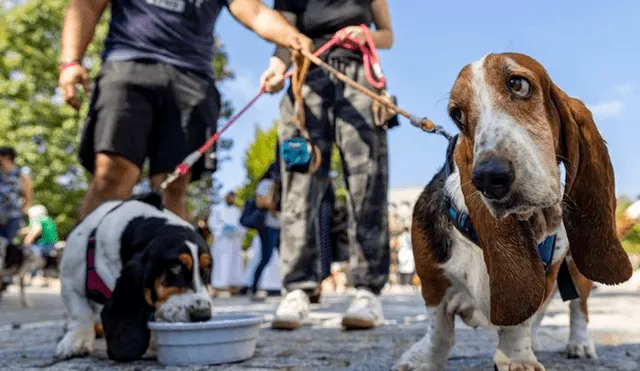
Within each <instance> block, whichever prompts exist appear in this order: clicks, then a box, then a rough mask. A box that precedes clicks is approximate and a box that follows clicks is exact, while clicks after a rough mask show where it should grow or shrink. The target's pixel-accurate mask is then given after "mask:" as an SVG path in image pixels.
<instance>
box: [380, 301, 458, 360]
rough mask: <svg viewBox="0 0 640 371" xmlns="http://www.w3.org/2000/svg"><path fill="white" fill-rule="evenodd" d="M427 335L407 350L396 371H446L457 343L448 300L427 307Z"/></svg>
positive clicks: (452, 315)
mask: <svg viewBox="0 0 640 371" xmlns="http://www.w3.org/2000/svg"><path fill="white" fill-rule="evenodd" d="M427 313H428V315H427V321H428V322H427V334H426V335H425V336H424V337H423V338H422V339H420V340H419V341H418V342H417V343H415V344H413V346H412V347H411V348H409V350H407V351H406V352H405V353H404V354H403V355H402V357H400V361H399V362H398V363H397V364H396V365H395V366H394V367H393V370H395V371H440V370H444V369H445V366H446V364H447V359H448V358H449V351H450V350H451V348H452V347H453V344H454V343H455V331H454V314H453V313H451V312H448V311H447V300H445V299H443V300H442V301H441V302H440V304H439V305H438V306H436V307H429V306H428V307H427Z"/></svg>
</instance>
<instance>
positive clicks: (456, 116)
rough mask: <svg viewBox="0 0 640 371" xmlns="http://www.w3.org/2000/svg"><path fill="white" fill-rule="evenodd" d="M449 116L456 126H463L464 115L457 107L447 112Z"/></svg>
mask: <svg viewBox="0 0 640 371" xmlns="http://www.w3.org/2000/svg"><path fill="white" fill-rule="evenodd" d="M449 116H451V119H452V120H453V121H454V122H455V123H456V125H459V126H463V125H464V113H463V112H462V110H461V109H460V108H458V107H454V108H452V109H451V110H450V111H449Z"/></svg>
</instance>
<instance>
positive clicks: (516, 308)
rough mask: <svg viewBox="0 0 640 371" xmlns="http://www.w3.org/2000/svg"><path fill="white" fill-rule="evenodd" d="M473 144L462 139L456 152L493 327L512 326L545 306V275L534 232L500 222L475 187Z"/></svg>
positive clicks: (523, 225)
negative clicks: (481, 256)
mask: <svg viewBox="0 0 640 371" xmlns="http://www.w3.org/2000/svg"><path fill="white" fill-rule="evenodd" d="M472 147H473V146H472V143H471V141H470V140H469V139H467V138H466V137H464V136H461V137H460V139H459V144H458V146H457V147H456V151H455V161H456V164H457V166H458V169H459V171H460V183H461V185H462V193H463V194H464V198H465V203H466V205H467V208H468V210H469V216H470V217H471V220H473V225H474V228H475V230H476V233H477V234H478V239H479V242H480V243H479V244H480V247H481V248H482V250H483V253H484V259H485V263H486V265H487V271H488V273H489V282H490V292H491V300H490V301H491V318H490V320H491V323H493V324H495V325H499V326H512V325H517V324H520V323H522V322H524V321H525V320H526V319H528V318H529V317H531V316H532V315H533V314H534V313H535V312H536V311H537V310H538V308H539V307H540V305H541V304H542V300H543V296H544V293H545V273H544V267H543V265H542V262H541V261H540V257H539V254H538V250H537V248H536V240H535V236H534V232H533V228H532V227H531V224H530V223H529V222H528V221H519V220H517V219H516V218H515V217H514V216H509V217H507V218H505V219H502V220H496V219H494V218H493V216H492V215H491V214H490V212H489V210H488V209H487V207H486V206H485V205H484V203H483V202H482V201H481V200H480V199H479V198H478V197H479V196H478V194H477V191H476V189H475V187H474V186H473V184H472V183H471V166H472V163H473V151H472Z"/></svg>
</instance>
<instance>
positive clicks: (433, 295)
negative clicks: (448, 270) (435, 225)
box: [411, 216, 451, 306]
mask: <svg viewBox="0 0 640 371" xmlns="http://www.w3.org/2000/svg"><path fill="white" fill-rule="evenodd" d="M414 218H415V216H414ZM411 242H412V245H413V256H414V259H415V262H416V273H417V274H418V277H419V278H420V283H421V284H422V297H423V298H424V302H425V304H427V305H428V306H437V305H438V304H440V302H441V301H442V299H443V298H444V295H445V293H446V291H447V288H448V287H449V286H451V282H450V281H449V280H448V279H447V277H445V275H444V271H443V270H442V269H441V268H440V267H439V266H438V262H437V260H436V258H435V256H434V255H433V247H432V246H431V244H430V242H429V237H428V236H427V233H426V232H425V231H423V230H422V229H421V228H420V227H419V223H417V222H415V220H414V222H413V223H411Z"/></svg>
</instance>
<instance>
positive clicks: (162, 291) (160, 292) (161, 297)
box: [153, 277, 189, 306]
mask: <svg viewBox="0 0 640 371" xmlns="http://www.w3.org/2000/svg"><path fill="white" fill-rule="evenodd" d="M153 288H154V289H155V290H156V297H157V298H158V299H157V300H156V303H155V304H156V306H158V305H160V304H164V303H166V301H167V300H169V298H170V297H171V296H173V295H179V294H184V293H185V292H187V291H188V290H189V288H188V287H175V286H165V285H163V284H162V278H161V277H158V278H156V281H155V283H154V285H153Z"/></svg>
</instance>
